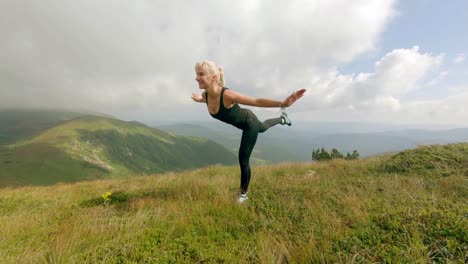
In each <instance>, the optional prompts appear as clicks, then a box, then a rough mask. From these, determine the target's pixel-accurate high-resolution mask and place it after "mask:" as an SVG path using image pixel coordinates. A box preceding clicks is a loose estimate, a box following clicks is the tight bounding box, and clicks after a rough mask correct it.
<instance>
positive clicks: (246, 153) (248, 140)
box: [239, 129, 258, 193]
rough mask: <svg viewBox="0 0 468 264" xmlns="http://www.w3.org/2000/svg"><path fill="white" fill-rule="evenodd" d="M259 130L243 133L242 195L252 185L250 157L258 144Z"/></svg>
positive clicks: (241, 155) (240, 150)
mask: <svg viewBox="0 0 468 264" xmlns="http://www.w3.org/2000/svg"><path fill="white" fill-rule="evenodd" d="M257 137H258V129H246V130H244V131H243V132H242V139H241V144H240V147H239V165H240V170H241V184H240V189H241V193H247V189H248V188H249V183H250V176H251V170H250V162H249V160H250V155H251V154H252V150H253V148H254V147H255V143H256V142H257Z"/></svg>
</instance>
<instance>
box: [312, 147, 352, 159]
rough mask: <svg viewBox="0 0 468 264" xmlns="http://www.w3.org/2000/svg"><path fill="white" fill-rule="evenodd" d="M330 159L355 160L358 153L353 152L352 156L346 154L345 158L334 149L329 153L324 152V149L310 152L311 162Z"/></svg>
mask: <svg viewBox="0 0 468 264" xmlns="http://www.w3.org/2000/svg"><path fill="white" fill-rule="evenodd" d="M332 159H346V160H357V159H359V152H357V150H354V151H353V153H352V154H350V153H349V152H348V153H347V154H346V157H345V156H344V155H343V154H342V153H341V152H339V151H338V150H337V149H336V148H333V149H332V150H331V152H330V153H328V152H327V151H326V150H325V148H321V149H317V150H313V151H312V160H315V161H320V160H332Z"/></svg>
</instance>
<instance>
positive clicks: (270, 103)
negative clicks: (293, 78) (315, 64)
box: [224, 89, 306, 108]
mask: <svg viewBox="0 0 468 264" xmlns="http://www.w3.org/2000/svg"><path fill="white" fill-rule="evenodd" d="M305 91H306V89H300V90H297V91H295V92H293V93H292V94H291V95H289V96H288V97H287V98H286V99H285V100H283V101H277V100H272V99H267V98H255V97H250V96H247V95H243V94H241V93H238V92H236V91H233V90H226V92H224V94H225V96H226V97H227V98H226V99H228V100H229V103H228V104H229V105H230V104H234V103H239V104H243V105H250V106H256V107H281V108H284V107H289V106H291V105H292V104H294V102H296V101H297V100H298V99H299V98H301V97H302V96H303V95H304V93H305Z"/></svg>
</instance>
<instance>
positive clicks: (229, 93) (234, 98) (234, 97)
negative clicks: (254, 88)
mask: <svg viewBox="0 0 468 264" xmlns="http://www.w3.org/2000/svg"><path fill="white" fill-rule="evenodd" d="M224 96H225V98H226V99H225V100H228V101H229V102H232V103H239V104H245V105H253V104H254V102H255V98H253V97H250V96H247V95H244V94H241V93H239V92H236V91H234V90H231V89H227V90H226V91H224Z"/></svg>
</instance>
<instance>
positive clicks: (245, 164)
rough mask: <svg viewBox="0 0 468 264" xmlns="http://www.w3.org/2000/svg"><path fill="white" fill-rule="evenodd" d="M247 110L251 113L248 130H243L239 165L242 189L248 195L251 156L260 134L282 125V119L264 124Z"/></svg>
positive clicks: (248, 117)
mask: <svg viewBox="0 0 468 264" xmlns="http://www.w3.org/2000/svg"><path fill="white" fill-rule="evenodd" d="M246 110H247V111H248V112H249V113H248V116H247V125H246V128H244V129H243V132H242V139H241V144H240V147H239V165H240V170H241V184H240V189H241V192H242V193H246V192H247V189H248V188H249V182H250V176H251V172H250V164H249V160H250V154H252V150H253V148H254V146H255V143H256V142H257V137H258V133H263V132H265V131H266V130H267V129H269V128H270V127H272V126H275V125H278V124H281V117H278V118H272V119H268V120H265V122H263V123H262V122H260V121H259V120H258V118H257V116H255V114H254V113H253V112H252V111H251V110H249V109H246Z"/></svg>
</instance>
